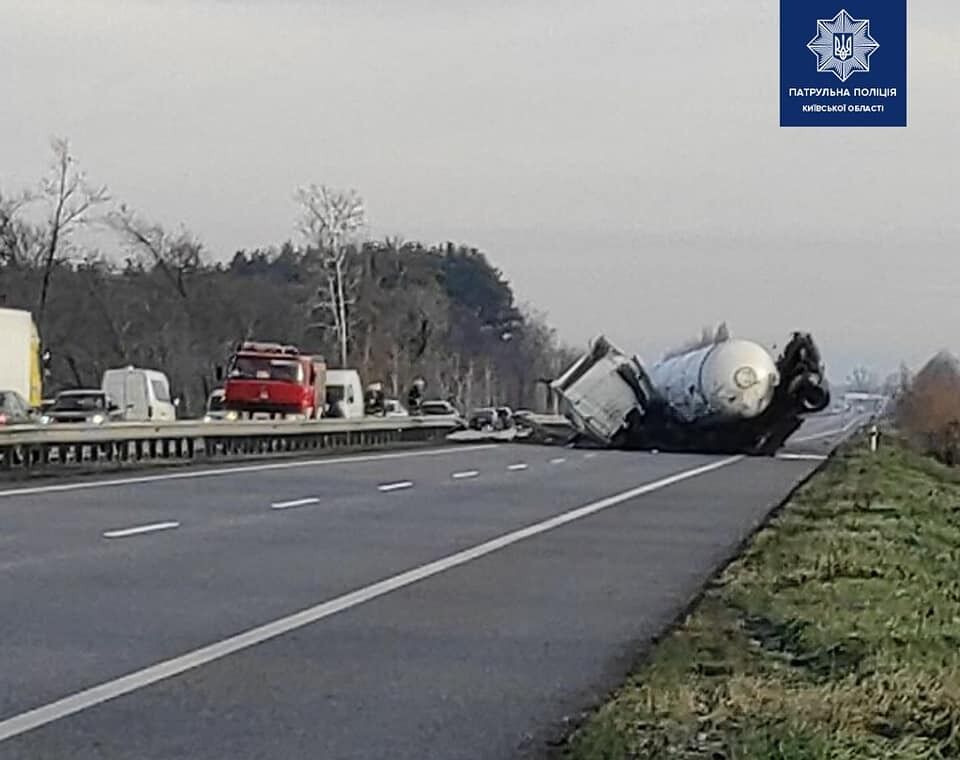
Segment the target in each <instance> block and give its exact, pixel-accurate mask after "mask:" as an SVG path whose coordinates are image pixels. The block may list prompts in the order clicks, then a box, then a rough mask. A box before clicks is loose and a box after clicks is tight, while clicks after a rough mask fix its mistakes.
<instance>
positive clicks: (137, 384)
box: [100, 366, 180, 422]
mask: <svg viewBox="0 0 960 760" xmlns="http://www.w3.org/2000/svg"><path fill="white" fill-rule="evenodd" d="M100 388H101V389H102V390H103V391H104V392H105V393H106V394H107V396H109V398H110V400H111V401H113V402H114V403H115V404H116V405H117V407H118V408H119V410H120V414H119V417H120V419H122V420H126V421H128V422H134V421H136V422H151V421H157V422H172V421H173V420H175V419H176V418H177V407H178V406H179V403H180V399H171V398H170V381H169V380H168V379H167V376H166V375H165V374H163V373H162V372H159V371H157V370H155V369H140V368H138V367H133V366H129V367H123V368H121V369H108V370H107V371H106V372H104V373H103V380H102V381H101V382H100Z"/></svg>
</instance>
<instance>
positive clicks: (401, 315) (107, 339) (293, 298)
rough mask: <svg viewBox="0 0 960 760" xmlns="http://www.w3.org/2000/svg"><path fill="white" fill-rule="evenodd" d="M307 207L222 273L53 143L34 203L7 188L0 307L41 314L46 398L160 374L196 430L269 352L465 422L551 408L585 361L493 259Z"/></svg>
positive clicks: (323, 205)
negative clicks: (118, 377)
mask: <svg viewBox="0 0 960 760" xmlns="http://www.w3.org/2000/svg"><path fill="white" fill-rule="evenodd" d="M294 200H295V202H297V203H298V204H299V208H300V210H301V211H302V223H301V224H300V225H298V228H297V229H295V230H292V234H291V237H290V239H288V240H285V241H279V242H278V244H277V245H276V246H272V247H269V248H266V249H262V248H257V249H252V250H240V251H236V252H235V253H234V254H233V256H232V257H227V258H225V259H224V258H219V257H215V256H213V255H211V253H210V252H209V251H208V250H207V249H206V248H205V246H204V245H203V243H202V241H201V240H199V239H198V238H197V237H196V236H195V235H193V234H191V233H190V232H189V231H187V230H185V229H180V230H177V231H170V230H167V229H165V228H163V227H162V226H161V225H159V224H156V223H154V222H152V221H150V220H149V219H148V218H145V217H144V216H143V215H141V214H140V213H138V212H135V211H133V210H131V209H130V208H128V207H127V206H126V205H125V204H123V203H120V202H118V201H117V200H115V199H113V198H112V197H111V196H110V194H109V191H108V189H107V188H106V187H105V186H101V185H94V184H92V183H91V182H90V181H89V180H88V179H87V176H86V174H85V173H84V172H83V171H82V170H81V169H80V168H79V165H78V162H77V160H76V158H75V157H74V155H73V154H72V151H71V149H70V146H69V143H68V142H67V141H65V140H59V139H58V140H54V141H52V160H51V163H50V167H49V170H48V173H47V175H46V176H44V177H43V178H42V180H41V181H40V182H39V183H38V185H37V187H36V188H28V189H23V190H20V191H18V192H13V191H9V190H7V189H6V188H0V306H2V307H7V308H22V309H29V310H30V311H31V312H32V313H33V314H34V319H35V321H36V322H37V324H38V327H39V330H40V333H41V340H42V343H43V346H44V349H45V350H47V351H49V352H50V362H49V369H48V376H47V378H46V380H45V387H44V393H45V395H47V396H49V395H51V394H53V393H56V392H57V391H58V390H62V389H65V388H73V387H91V386H93V387H96V386H98V385H99V382H100V377H101V375H102V373H103V371H104V370H106V369H108V368H111V367H118V366H125V365H127V364H132V365H135V366H139V367H148V368H155V369H160V370H162V371H164V372H165V373H166V374H167V375H168V376H169V378H170V381H171V386H172V390H173V393H174V394H175V395H178V396H180V398H181V400H182V409H183V412H184V413H185V414H188V415H196V414H198V413H200V412H201V410H202V408H203V405H204V403H205V400H206V398H207V396H208V394H209V393H210V391H211V390H213V388H214V387H215V386H216V381H215V377H216V367H217V366H218V365H222V364H224V363H225V362H226V360H227V359H228V358H229V356H230V353H231V352H232V350H233V349H234V348H235V346H236V345H237V343H238V342H240V341H243V340H261V341H278V342H283V343H287V344H294V345H297V346H299V347H300V348H301V350H303V351H307V352H311V353H318V354H321V355H323V356H324V358H325V359H326V361H327V363H328V365H329V366H331V367H337V366H346V367H354V368H356V369H358V370H359V371H360V374H361V377H362V378H363V381H364V382H365V383H370V382H375V381H379V382H382V383H383V384H384V387H385V388H386V389H387V391H388V393H390V394H392V395H394V396H395V397H401V396H402V394H404V393H405V391H406V389H407V388H408V387H409V384H410V383H411V382H412V381H413V380H414V379H415V378H418V377H419V378H423V380H425V381H426V390H425V395H426V397H428V398H444V399H449V400H452V401H454V402H455V403H456V404H457V405H458V406H459V407H460V408H461V409H463V410H467V409H469V408H472V407H474V406H477V405H487V404H504V405H510V406H513V407H514V408H521V407H522V408H540V409H543V408H544V407H545V405H546V395H547V394H546V386H545V382H546V381H548V380H550V379H552V378H553V377H556V376H557V374H559V373H560V372H561V371H562V370H563V369H564V368H565V367H566V366H567V365H568V364H569V363H570V362H572V361H573V360H574V358H575V357H576V355H577V353H578V352H577V351H576V350H575V349H573V348H571V347H570V346H567V345H565V344H564V343H563V342H562V341H561V340H560V339H559V337H558V335H557V334H556V331H555V330H554V329H552V328H551V327H550V326H549V324H548V323H547V320H546V318H545V317H544V315H542V314H541V313H539V312H537V311H536V310H534V309H531V308H529V307H526V306H524V305H522V304H520V303H519V302H518V299H517V297H516V295H515V294H514V292H513V290H512V288H511V286H510V284H509V282H508V281H507V279H506V278H505V277H504V275H503V273H502V272H501V271H500V270H499V269H497V268H496V267H495V266H494V265H493V264H492V263H491V262H490V260H489V259H488V258H487V256H486V255H485V254H484V253H483V252H481V251H478V250H477V249H475V248H472V247H470V246H467V245H462V244H453V243H448V244H445V245H442V246H430V247H427V246H424V245H422V244H420V243H416V242H410V241H403V240H399V239H385V240H373V239H370V238H369V237H366V236H365V235H364V232H365V227H366V220H365V218H364V216H363V205H362V199H361V198H360V196H359V195H357V194H356V193H354V192H352V191H339V190H333V189H330V188H327V187H325V186H320V187H317V186H310V187H306V188H300V189H299V190H297V191H296V193H295V195H294ZM91 240H95V241H96V243H95V244H91V242H90V241H91Z"/></svg>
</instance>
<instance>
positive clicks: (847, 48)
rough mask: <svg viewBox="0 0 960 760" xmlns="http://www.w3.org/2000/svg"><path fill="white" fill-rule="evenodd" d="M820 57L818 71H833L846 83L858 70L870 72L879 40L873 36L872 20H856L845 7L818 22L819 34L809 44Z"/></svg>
mask: <svg viewBox="0 0 960 760" xmlns="http://www.w3.org/2000/svg"><path fill="white" fill-rule="evenodd" d="M807 47H808V48H809V49H810V51H811V52H812V53H813V54H814V55H816V56H817V71H820V72H831V73H832V74H834V75H835V76H836V77H837V79H839V80H840V81H841V82H846V81H847V80H848V79H849V78H850V77H851V76H852V75H853V74H855V73H857V72H858V71H865V72H869V71H870V56H871V55H873V54H874V53H875V52H876V51H877V48H879V47H880V45H879V43H878V42H877V41H876V40H875V39H873V37H871V36H870V20H869V19H855V18H853V17H851V16H850V14H849V13H847V12H846V11H845V10H842V11H840V12H839V13H838V14H837V15H836V16H834V17H833V18H832V19H819V20H818V21H817V36H816V37H814V38H813V39H812V40H810V42H809V43H808V44H807Z"/></svg>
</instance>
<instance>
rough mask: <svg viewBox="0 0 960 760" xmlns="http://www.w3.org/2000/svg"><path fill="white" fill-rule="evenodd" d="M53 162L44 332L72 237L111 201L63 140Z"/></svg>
mask: <svg viewBox="0 0 960 760" xmlns="http://www.w3.org/2000/svg"><path fill="white" fill-rule="evenodd" d="M51 148H52V149H53V161H52V162H51V165H50V170H49V172H48V173H47V176H46V177H44V178H43V180H42V181H41V182H40V195H39V199H40V200H42V201H44V202H45V203H46V204H47V206H48V209H49V217H48V221H47V229H46V238H45V241H44V245H43V248H42V256H41V259H42V260H41V266H42V270H43V280H42V283H41V286H40V298H39V302H38V305H37V322H38V323H39V324H40V326H41V328H40V329H41V330H42V329H43V317H44V311H45V309H46V306H47V295H48V293H49V291H50V278H51V276H52V274H53V268H54V266H55V265H56V263H57V260H58V256H59V255H60V254H61V251H62V249H63V248H64V247H65V246H66V244H67V243H68V242H69V237H70V234H71V233H72V232H73V231H74V230H75V229H76V228H77V227H79V226H81V225H83V224H86V223H88V222H90V221H92V220H93V217H94V214H95V212H96V209H97V208H98V207H100V206H102V205H104V204H105V203H107V202H108V201H109V200H110V197H109V195H108V194H107V188H106V186H100V187H94V186H92V185H90V183H89V182H88V181H87V178H86V175H85V174H84V173H83V172H82V171H81V170H80V169H79V168H78V167H77V163H76V159H75V158H74V156H73V154H72V153H71V152H70V144H69V142H68V141H67V140H65V139H62V138H54V139H53V140H52V142H51Z"/></svg>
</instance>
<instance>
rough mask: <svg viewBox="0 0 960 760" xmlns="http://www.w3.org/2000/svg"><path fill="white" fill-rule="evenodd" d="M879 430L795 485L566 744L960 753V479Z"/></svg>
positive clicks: (594, 750)
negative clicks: (879, 435)
mask: <svg viewBox="0 0 960 760" xmlns="http://www.w3.org/2000/svg"><path fill="white" fill-rule="evenodd" d="M887 441H888V443H889V445H887V446H886V447H885V448H883V449H881V451H880V452H878V453H876V454H871V453H870V452H869V451H867V450H866V449H865V448H864V447H863V446H859V445H858V446H852V447H850V448H849V449H847V450H844V451H842V452H839V453H838V454H837V455H836V457H835V458H833V459H832V460H831V461H830V462H829V463H828V464H827V466H826V467H825V468H824V469H823V470H822V471H821V472H820V473H819V474H817V475H816V476H815V477H814V478H813V479H811V480H810V481H809V482H808V483H807V484H806V485H804V486H803V487H802V488H801V489H800V490H799V491H798V492H797V493H796V494H795V495H794V498H793V499H792V500H791V502H790V503H789V504H788V505H787V507H786V508H785V509H784V510H783V511H782V512H781V513H780V514H779V516H778V517H776V518H775V519H774V520H773V521H772V522H771V523H770V524H769V526H768V527H766V528H765V529H764V530H762V531H761V532H760V533H758V534H757V535H756V537H755V538H754V540H753V541H752V543H751V545H750V547H749V548H748V549H747V551H746V552H745V553H744V555H743V556H741V557H740V558H739V559H738V560H736V561H735V562H734V563H733V564H731V565H730V566H729V567H728V568H727V569H726V570H725V571H724V572H723V574H722V575H721V576H720V577H719V578H718V579H717V580H716V581H715V582H714V583H713V584H712V585H711V586H710V588H708V589H707V591H706V593H705V596H704V597H703V599H702V601H701V602H700V603H699V604H698V605H697V607H696V608H695V610H694V611H693V613H692V614H691V615H690V616H689V617H688V618H687V619H686V620H685V621H684V622H683V623H682V624H681V625H680V626H679V627H678V629H677V630H675V631H674V632H673V633H671V634H670V635H669V636H668V637H666V638H665V639H664V640H663V641H662V642H660V643H659V644H658V645H657V646H656V647H655V648H654V651H653V652H652V653H651V655H650V658H649V660H648V661H647V663H646V664H645V665H644V666H643V667H642V668H641V669H640V670H639V671H638V672H637V673H635V674H634V675H633V676H632V677H631V678H630V680H629V681H628V682H627V684H626V685H625V686H624V687H623V688H621V689H620V690H619V691H618V692H617V693H616V694H614V695H613V697H612V699H611V701H610V702H609V703H607V704H606V705H605V706H603V707H602V708H601V709H600V710H598V711H597V712H596V713H595V714H594V715H593V716H591V717H590V718H589V719H588V720H587V722H586V723H585V724H584V725H583V726H582V727H581V728H579V729H578V730H577V731H576V732H575V733H574V734H573V735H572V736H571V737H570V741H569V742H568V744H567V746H566V747H565V748H564V750H563V751H562V754H563V755H564V756H566V757H569V758H574V759H575V760H601V759H603V760H613V759H619V758H648V757H649V758H653V757H656V758H661V757H662V758H711V759H712V758H717V759H718V760H719V759H720V758H729V759H730V760H733V759H735V758H736V759H750V760H754V759H756V760H760V759H761V758H763V760H768V759H769V758H782V759H784V760H787V759H788V758H789V759H790V760H801V759H802V760H808V759H809V760H813V759H815V758H831V759H833V758H838V759H839V758H893V757H897V758H960V477H958V475H957V473H956V472H953V471H950V470H948V469H947V468H945V467H942V466H940V465H938V464H936V463H934V462H932V461H931V460H927V459H924V458H921V457H919V456H918V455H915V454H913V453H911V452H909V451H908V450H906V449H905V448H903V447H901V446H899V445H897V444H896V443H894V442H893V441H892V439H887Z"/></svg>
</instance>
